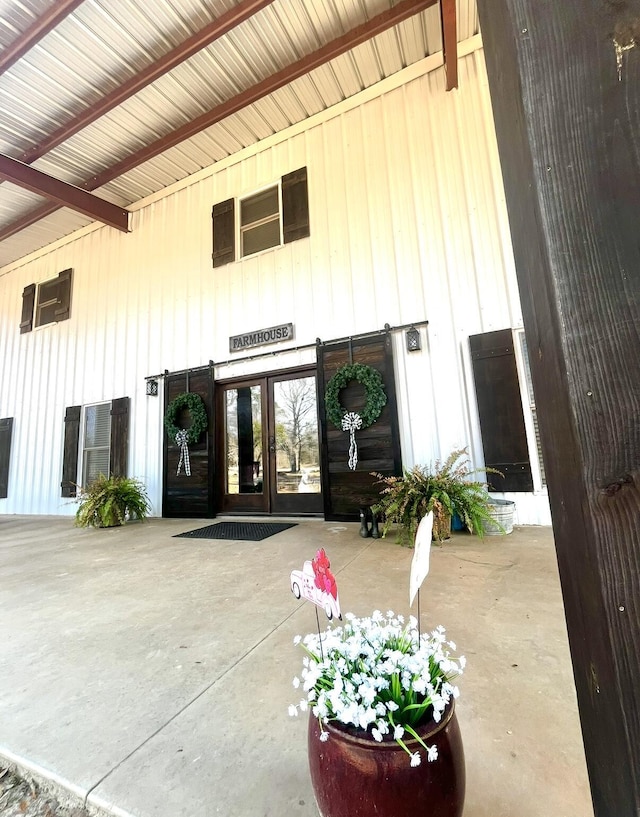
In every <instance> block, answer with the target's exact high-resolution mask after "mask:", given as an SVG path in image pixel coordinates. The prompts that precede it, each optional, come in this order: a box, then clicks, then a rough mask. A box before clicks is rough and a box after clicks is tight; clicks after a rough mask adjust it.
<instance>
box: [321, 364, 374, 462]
mask: <svg viewBox="0 0 640 817" xmlns="http://www.w3.org/2000/svg"><path fill="white" fill-rule="evenodd" d="M352 380H356V381H357V382H358V383H360V384H361V385H363V386H364V388H365V392H366V401H365V405H364V408H363V410H362V411H361V412H356V411H347V410H346V409H345V408H343V407H342V406H341V405H340V392H341V391H342V389H344V388H345V386H348V385H349V383H351V381H352ZM386 403H387V395H386V393H385V390H384V385H383V383H382V377H381V375H380V372H379V371H377V370H376V369H374V368H373V367H372V366H366V365H365V364H364V363H348V364H347V365H345V366H342V367H341V368H340V369H338V371H337V372H336V373H335V374H334V376H333V377H332V378H331V380H330V381H329V382H328V383H327V388H326V391H325V396H324V406H325V412H326V415H327V417H328V419H329V420H330V421H331V422H332V423H333V425H334V426H336V428H341V429H342V430H343V431H348V432H349V468H350V469H351V470H352V471H355V468H356V466H357V464H358V446H357V445H356V436H355V435H356V431H359V430H360V429H362V428H368V427H369V426H370V425H372V424H373V423H375V421H376V420H377V419H378V417H379V416H380V413H381V412H382V409H383V408H384V407H385V405H386Z"/></svg>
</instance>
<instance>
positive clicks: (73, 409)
mask: <svg viewBox="0 0 640 817" xmlns="http://www.w3.org/2000/svg"><path fill="white" fill-rule="evenodd" d="M80 409H81V407H80V406H69V407H68V408H67V411H66V414H65V416H64V453H63V456H62V482H61V483H60V484H61V487H62V494H61V496H75V495H76V479H77V478H78V441H79V439H80Z"/></svg>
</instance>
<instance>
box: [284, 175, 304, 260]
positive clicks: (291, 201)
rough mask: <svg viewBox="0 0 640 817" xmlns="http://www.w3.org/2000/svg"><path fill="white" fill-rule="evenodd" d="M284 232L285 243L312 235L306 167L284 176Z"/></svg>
mask: <svg viewBox="0 0 640 817" xmlns="http://www.w3.org/2000/svg"><path fill="white" fill-rule="evenodd" d="M282 233H283V236H284V243H285V244H290V243H291V242H292V241H297V240H298V239H299V238H306V237H307V236H308V235H310V230H309V195H308V190H307V168H306V167H301V168H300V169H299V170H294V171H293V172H292V173H287V174H286V176H283V177H282Z"/></svg>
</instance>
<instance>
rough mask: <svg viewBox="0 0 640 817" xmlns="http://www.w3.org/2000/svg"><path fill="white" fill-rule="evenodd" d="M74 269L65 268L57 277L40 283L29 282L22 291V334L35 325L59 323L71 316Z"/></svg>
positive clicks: (29, 330)
mask: <svg viewBox="0 0 640 817" xmlns="http://www.w3.org/2000/svg"><path fill="white" fill-rule="evenodd" d="M72 278H73V270H72V269H66V270H63V271H62V272H61V273H60V274H59V275H58V276H57V278H52V279H51V280H49V281H43V282H42V283H40V284H29V286H27V287H25V288H24V291H23V293H22V318H21V320H20V334H24V333H25V332H31V330H32V329H33V328H34V327H38V326H47V324H50V323H59V322H60V321H65V320H67V318H68V317H69V314H70V309H71V283H72Z"/></svg>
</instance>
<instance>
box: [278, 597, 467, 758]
mask: <svg viewBox="0 0 640 817" xmlns="http://www.w3.org/2000/svg"><path fill="white" fill-rule="evenodd" d="M345 618H346V623H345V624H344V626H342V627H335V628H332V627H328V628H327V630H326V631H325V632H323V633H322V634H317V633H311V634H309V635H307V636H305V637H304V639H303V638H301V637H300V636H296V638H295V639H294V644H302V647H303V649H304V650H305V652H306V653H307V654H306V655H305V657H304V658H303V662H302V663H303V668H302V672H301V676H302V681H301V679H300V678H297V677H296V678H294V679H293V686H294V687H295V688H296V689H298V688H299V687H300V685H301V683H302V688H303V690H304V692H305V693H306V698H303V699H302V700H301V701H300V703H299V704H297V705H295V704H291V705H290V706H289V714H290V715H292V716H296V715H297V714H298V711H300V712H305V711H307V709H309V708H311V711H312V713H313V715H314V716H315V717H317V718H318V721H319V724H320V740H327V739H328V737H329V733H328V732H327V731H325V730H324V729H323V724H326V723H328V722H329V721H337V722H338V723H339V724H344V725H345V726H351V727H355V728H356V729H361V730H363V731H365V732H368V733H369V734H370V735H371V736H372V737H373V739H374V740H376V741H379V742H381V741H383V740H395V741H396V742H397V743H398V744H399V745H400V746H401V747H402V748H403V749H404V750H405V751H406V752H407V754H408V755H409V756H410V759H411V765H412V766H418V765H419V764H420V762H421V755H420V753H419V752H418V751H416V752H411V750H410V749H409V748H408V747H407V745H406V743H405V742H404V740H403V737H404V736H405V734H407V735H410V736H411V737H412V738H415V739H416V740H417V741H418V743H419V744H420V745H421V746H422V747H423V749H424V750H425V752H426V757H427V760H428V761H434V760H436V759H437V757H438V750H437V747H436V746H435V745H434V746H427V745H426V743H425V742H424V741H423V740H422V739H421V738H420V736H419V734H418V732H417V731H416V729H417V728H419V726H420V725H421V724H422V723H425V722H428V721H429V719H432V720H433V721H435V722H436V723H438V722H439V721H440V720H441V718H442V713H443V712H444V710H445V708H446V706H447V705H448V704H449V702H450V700H451V698H457V697H458V688H457V687H456V686H454V685H453V684H452V683H451V681H452V680H453V679H454V678H455V677H456V676H457V675H460V674H461V673H462V671H463V669H464V667H465V663H466V661H465V658H464V656H460V657H459V658H455V657H452V655H451V650H454V651H455V649H456V646H455V644H454V643H453V642H452V641H447V640H446V635H445V630H444V627H437V628H436V629H435V630H433V632H431V633H425V634H422V635H421V636H420V635H419V633H418V622H417V620H416V619H415V618H414V617H413V616H411V617H410V618H409V623H408V624H405V621H404V618H403V617H402V616H400V615H398V616H396V615H395V614H394V612H393V611H392V610H389V611H388V612H387V615H386V617H385V616H383V615H382V613H381V612H380V611H379V610H376V611H375V612H374V613H373V615H372V616H371V617H369V618H361V619H360V618H356V617H355V616H354V615H353V613H347V614H346V616H345Z"/></svg>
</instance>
